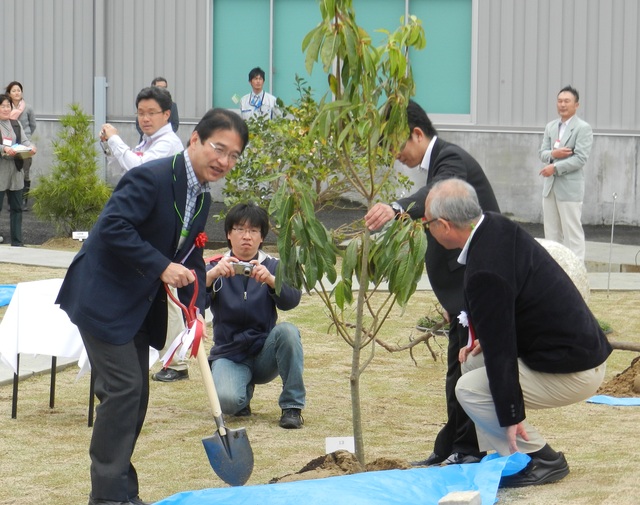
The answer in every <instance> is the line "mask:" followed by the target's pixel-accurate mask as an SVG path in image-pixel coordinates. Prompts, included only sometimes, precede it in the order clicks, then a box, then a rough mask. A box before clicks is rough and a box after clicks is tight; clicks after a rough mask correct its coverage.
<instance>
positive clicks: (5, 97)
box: [0, 93, 13, 109]
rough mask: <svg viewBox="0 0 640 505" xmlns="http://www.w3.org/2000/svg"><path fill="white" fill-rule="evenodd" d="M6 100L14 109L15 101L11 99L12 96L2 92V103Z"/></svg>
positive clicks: (0, 98) (0, 99) (0, 100)
mask: <svg viewBox="0 0 640 505" xmlns="http://www.w3.org/2000/svg"><path fill="white" fill-rule="evenodd" d="M5 100H7V101H8V102H9V105H11V108H12V109H13V102H12V101H11V97H10V96H9V95H8V94H7V95H5V94H4V93H2V94H1V95H0V103H2V102H4V101H5Z"/></svg>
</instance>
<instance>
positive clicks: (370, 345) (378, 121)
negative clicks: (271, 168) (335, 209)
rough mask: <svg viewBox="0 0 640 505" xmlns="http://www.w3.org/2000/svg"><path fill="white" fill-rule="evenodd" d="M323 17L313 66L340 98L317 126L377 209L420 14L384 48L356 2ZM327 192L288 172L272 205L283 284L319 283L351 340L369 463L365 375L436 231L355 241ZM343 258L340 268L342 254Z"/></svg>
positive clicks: (332, 0)
mask: <svg viewBox="0 0 640 505" xmlns="http://www.w3.org/2000/svg"><path fill="white" fill-rule="evenodd" d="M320 11H321V15H322V20H321V22H320V23H319V24H318V25H317V26H316V27H315V28H314V29H313V30H311V32H309V33H308V34H307V36H306V37H305V39H304V41H303V51H305V52H306V65H307V70H308V71H309V72H311V71H312V69H313V67H314V65H315V64H316V63H318V64H320V65H321V66H322V69H323V71H324V72H326V73H327V74H328V82H329V86H330V89H331V94H332V96H325V97H324V98H323V99H322V100H321V101H320V103H319V106H318V113H317V117H316V118H315V119H314V121H313V123H312V125H311V127H310V132H309V134H310V135H311V137H312V139H315V140H318V141H319V142H321V141H323V140H325V141H326V140H327V139H330V141H331V142H332V144H333V145H334V148H335V160H334V170H335V171H336V173H337V174H338V177H339V178H340V179H341V180H344V181H347V182H348V184H349V189H350V191H352V192H354V193H355V194H357V195H359V197H360V198H361V199H362V200H363V201H364V202H366V205H367V208H370V207H371V206H372V205H373V204H374V203H375V202H377V201H379V200H380V199H381V198H382V197H381V195H382V193H381V191H382V189H383V188H384V187H385V185H386V184H387V183H388V182H389V180H390V179H391V178H392V177H393V176H394V175H395V170H394V167H393V162H394V159H395V155H396V154H397V153H398V152H399V150H400V149H401V147H402V145H403V143H404V142H405V141H406V139H408V138H409V132H408V127H407V121H406V107H407V104H408V101H409V98H410V97H411V95H412V94H413V93H414V82H413V77H412V73H411V67H410V65H409V62H408V59H407V54H408V49H409V48H415V49H421V48H423V47H424V46H425V35H424V30H423V29H422V26H421V23H420V21H419V20H418V19H417V18H415V17H414V16H411V17H410V18H409V19H406V20H404V23H403V24H402V25H401V26H400V27H399V28H398V29H396V30H395V31H394V32H392V33H391V32H385V31H383V33H384V35H385V37H386V40H385V41H384V42H383V43H382V44H381V45H380V46H374V45H373V43H372V40H371V37H370V36H369V34H368V33H367V32H366V31H365V30H363V29H362V28H361V27H360V26H358V25H357V24H356V19H355V11H354V9H353V6H352V1H351V0H320ZM317 194H318V193H317V191H316V189H315V188H314V187H312V186H311V185H309V184H305V183H304V182H303V181H299V180H297V179H296V178H295V177H290V176H288V175H287V173H286V172H285V173H283V175H282V176H281V181H280V186H279V188H278V191H277V193H276V194H275V195H274V197H273V199H272V201H271V205H270V212H271V214H272V216H273V217H274V219H275V221H276V223H277V228H278V251H279V254H280V258H281V261H280V264H279V270H278V273H277V276H276V279H277V288H278V287H279V286H281V284H282V283H283V282H287V283H289V284H292V285H295V286H297V287H303V288H304V289H306V290H307V291H315V292H316V293H317V294H318V295H319V296H320V298H321V299H322V301H323V302H324V304H325V305H326V308H327V312H328V314H329V316H330V318H331V321H332V327H333V328H335V331H336V332H337V334H338V335H339V336H340V337H342V339H343V340H344V341H345V342H347V343H348V344H349V346H351V349H352V362H351V363H352V364H351V373H350V390H351V404H352V421H353V434H354V440H355V450H356V456H357V458H358V460H359V461H360V462H361V463H364V462H365V451H364V441H363V433H362V418H361V409H360V376H361V374H362V373H363V371H364V370H365V369H366V367H367V365H368V364H369V363H370V362H371V360H372V359H373V357H374V353H375V345H376V338H378V334H379V332H380V329H381V327H382V325H383V323H384V321H385V319H386V318H387V317H388V315H389V313H390V311H391V310H392V308H393V307H394V305H395V304H399V305H400V306H404V305H405V304H406V303H407V302H408V300H409V298H410V297H411V295H412V294H413V293H414V292H415V290H416V287H417V283H418V281H419V279H420V277H421V275H422V272H423V261H424V254H425V251H426V237H425V233H424V230H423V227H422V226H421V223H419V222H414V221H412V220H411V219H409V218H408V217H407V218H402V217H401V218H400V219H397V220H395V221H392V222H391V223H390V224H389V225H387V227H386V228H384V229H383V230H381V231H380V232H379V233H377V234H375V235H372V234H370V232H369V231H368V230H367V229H366V228H365V227H364V226H363V227H362V228H361V230H360V231H359V233H358V234H357V235H356V236H354V237H353V238H352V239H351V240H350V242H349V244H348V246H347V247H346V249H344V250H341V249H339V248H338V247H337V245H336V238H335V236H334V234H333V233H332V232H330V231H328V230H327V229H326V228H325V227H324V226H323V225H322V223H321V222H320V221H319V220H318V219H317V217H316V211H315V208H316V206H315V203H316V199H317ZM338 257H341V259H342V265H341V271H340V275H338V272H337V266H336V265H337V259H338Z"/></svg>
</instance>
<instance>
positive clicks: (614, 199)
mask: <svg viewBox="0 0 640 505" xmlns="http://www.w3.org/2000/svg"><path fill="white" fill-rule="evenodd" d="M617 198H618V194H617V193H613V211H612V213H611V241H610V242H609V274H608V275H607V298H609V285H610V283H611V252H612V250H613V229H614V228H615V226H616V199H617Z"/></svg>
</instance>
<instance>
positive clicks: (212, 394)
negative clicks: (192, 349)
mask: <svg viewBox="0 0 640 505" xmlns="http://www.w3.org/2000/svg"><path fill="white" fill-rule="evenodd" d="M203 340H204V339H200V347H199V348H198V354H197V356H196V359H197V360H198V365H199V366H200V375H202V382H204V388H205V390H206V392H207V397H208V399H209V405H211V411H212V412H213V417H214V419H215V421H216V426H217V427H218V431H219V433H220V435H222V436H224V435H226V434H227V430H226V429H225V427H224V422H223V421H222V408H221V407H220V400H219V399H218V393H217V392H216V386H215V384H214V383H213V376H212V375H211V368H209V361H208V360H207V357H206V356H205V350H204V342H203Z"/></svg>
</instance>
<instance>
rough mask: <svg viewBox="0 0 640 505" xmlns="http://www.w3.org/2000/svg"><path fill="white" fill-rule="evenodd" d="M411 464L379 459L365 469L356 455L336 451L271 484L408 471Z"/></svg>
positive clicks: (398, 460)
mask: <svg viewBox="0 0 640 505" xmlns="http://www.w3.org/2000/svg"><path fill="white" fill-rule="evenodd" d="M408 468H411V464H410V463H409V462H408V461H406V460H403V459H394V458H378V459H376V460H375V461H372V462H371V463H368V464H367V465H366V466H365V467H363V466H362V465H361V464H360V462H359V461H358V460H357V459H356V456H355V454H351V453H350V452H348V451H336V452H332V453H330V454H327V455H325V456H320V457H318V458H316V459H312V460H311V461H309V463H307V464H306V465H305V466H303V467H302V468H301V469H300V470H298V471H297V472H296V473H291V474H288V475H284V476H282V477H275V478H273V479H271V481H270V482H269V484H275V483H277V482H293V481H298V480H311V479H323V478H325V477H335V476H337V475H352V474H354V473H361V472H376V471H379V470H406V469H408Z"/></svg>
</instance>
